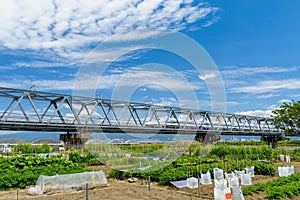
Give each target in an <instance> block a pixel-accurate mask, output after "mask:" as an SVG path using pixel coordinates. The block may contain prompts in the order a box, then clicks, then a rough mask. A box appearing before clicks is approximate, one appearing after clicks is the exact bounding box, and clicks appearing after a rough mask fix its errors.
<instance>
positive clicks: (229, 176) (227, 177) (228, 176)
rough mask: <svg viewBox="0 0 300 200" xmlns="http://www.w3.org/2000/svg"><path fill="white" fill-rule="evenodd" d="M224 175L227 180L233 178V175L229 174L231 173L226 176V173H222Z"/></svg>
mask: <svg viewBox="0 0 300 200" xmlns="http://www.w3.org/2000/svg"><path fill="white" fill-rule="evenodd" d="M224 174H225V178H226V179H227V180H228V179H229V178H233V177H235V173H234V172H231V173H229V174H227V173H224Z"/></svg>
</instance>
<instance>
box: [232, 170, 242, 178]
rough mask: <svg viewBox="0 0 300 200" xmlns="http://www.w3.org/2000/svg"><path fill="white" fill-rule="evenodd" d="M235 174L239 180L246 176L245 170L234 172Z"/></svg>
mask: <svg viewBox="0 0 300 200" xmlns="http://www.w3.org/2000/svg"><path fill="white" fill-rule="evenodd" d="M234 173H235V174H236V176H237V177H238V178H241V177H242V175H244V174H245V171H244V170H242V171H237V170H234Z"/></svg>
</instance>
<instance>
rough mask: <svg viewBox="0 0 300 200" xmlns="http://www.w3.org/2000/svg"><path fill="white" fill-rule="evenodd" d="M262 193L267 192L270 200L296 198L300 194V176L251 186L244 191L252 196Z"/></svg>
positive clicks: (295, 175)
mask: <svg viewBox="0 0 300 200" xmlns="http://www.w3.org/2000/svg"><path fill="white" fill-rule="evenodd" d="M261 191H266V195H267V197H268V198H269V199H283V198H290V197H293V196H296V195H298V194H299V193H300V174H293V175H290V176H288V177H280V178H278V179H276V180H272V181H267V182H264V183H257V184H254V185H251V186H249V187H246V188H244V189H243V194H244V195H251V194H253V193H259V192H261Z"/></svg>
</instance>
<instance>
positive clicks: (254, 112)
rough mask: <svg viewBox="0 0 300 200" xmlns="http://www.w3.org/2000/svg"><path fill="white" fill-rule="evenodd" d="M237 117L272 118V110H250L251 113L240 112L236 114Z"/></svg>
mask: <svg viewBox="0 0 300 200" xmlns="http://www.w3.org/2000/svg"><path fill="white" fill-rule="evenodd" d="M234 114H236V115H247V116H255V117H270V116H271V114H272V110H249V111H239V112H235V113H234Z"/></svg>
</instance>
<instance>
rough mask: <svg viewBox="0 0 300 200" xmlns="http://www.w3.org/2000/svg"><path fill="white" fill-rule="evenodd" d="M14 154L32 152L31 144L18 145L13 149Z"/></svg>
mask: <svg viewBox="0 0 300 200" xmlns="http://www.w3.org/2000/svg"><path fill="white" fill-rule="evenodd" d="M14 152H16V153H18V152H21V153H22V154H27V153H32V152H33V147H32V144H29V143H24V144H22V143H20V144H18V145H17V146H15V147H14Z"/></svg>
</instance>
